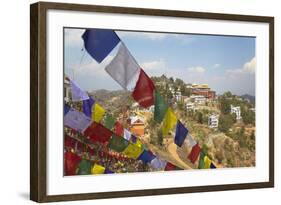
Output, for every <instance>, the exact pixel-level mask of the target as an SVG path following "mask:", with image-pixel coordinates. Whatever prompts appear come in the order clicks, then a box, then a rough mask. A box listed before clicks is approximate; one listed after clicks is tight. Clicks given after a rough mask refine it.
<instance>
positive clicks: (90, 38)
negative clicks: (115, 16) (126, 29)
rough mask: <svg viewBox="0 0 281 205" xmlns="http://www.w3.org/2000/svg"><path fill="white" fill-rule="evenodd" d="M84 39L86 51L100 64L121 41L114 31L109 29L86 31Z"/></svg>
mask: <svg viewBox="0 0 281 205" xmlns="http://www.w3.org/2000/svg"><path fill="white" fill-rule="evenodd" d="M82 39H83V40H84V46H85V49H86V51H87V52H88V53H89V54H90V55H91V56H92V57H93V58H94V59H95V60H96V61H97V62H99V63H100V62H102V61H103V59H105V58H106V56H108V54H109V53H110V52H111V51H112V50H113V48H115V46H116V45H117V44H118V43H119V41H120V39H119V37H118V36H117V35H116V33H115V32H114V31H113V30H107V29H86V31H85V32H84V33H83V35H82Z"/></svg>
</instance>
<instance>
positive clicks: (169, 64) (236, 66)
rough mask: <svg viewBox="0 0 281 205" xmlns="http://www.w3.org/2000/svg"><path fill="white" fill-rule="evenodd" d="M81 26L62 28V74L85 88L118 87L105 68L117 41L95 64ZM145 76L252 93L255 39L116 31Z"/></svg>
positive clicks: (113, 54)
mask: <svg viewBox="0 0 281 205" xmlns="http://www.w3.org/2000/svg"><path fill="white" fill-rule="evenodd" d="M84 31H85V30H84V29H75V28H74V29H72V28H71V29H70V28H66V29H65V30H64V42H65V43H64V65H65V68H64V69H65V73H66V74H67V75H68V76H69V77H70V78H71V79H73V80H75V81H76V82H77V84H79V85H80V87H81V88H82V89H84V90H87V91H92V90H97V89H107V90H121V89H122V87H121V86H120V85H119V84H117V83H116V82H115V81H114V80H113V79H112V78H111V77H110V76H109V75H108V74H107V72H106V71H105V69H104V68H105V66H106V65H107V64H109V63H110V61H111V60H112V59H113V58H114V56H115V54H116V52H117V50H118V45H117V46H116V47H115V48H114V49H113V51H112V52H111V53H110V54H109V55H108V56H107V57H106V58H105V59H104V60H103V61H102V63H100V64H99V63H97V62H96V61H95V60H94V59H93V58H92V57H91V56H90V55H89V54H88V53H87V52H86V51H85V49H83V48H84V45H83V40H82V38H81V35H82V34H83V33H84ZM116 33H117V35H118V36H119V37H120V39H121V40H122V41H123V42H124V44H125V45H126V47H127V48H128V49H129V51H130V53H131V54H132V56H133V57H134V58H135V59H136V61H137V62H138V64H139V65H140V67H141V68H142V69H143V70H144V71H145V72H146V73H147V74H148V75H149V76H161V75H162V74H165V75H166V76H167V77H173V78H174V79H175V78H180V79H182V80H184V81H185V82H186V83H197V84H200V83H204V84H208V85H209V87H210V88H211V89H212V90H215V91H216V92H217V93H218V94H222V93H224V92H226V91H231V92H232V93H234V94H237V95H243V94H250V95H255V68H256V57H255V38H254V37H244V36H243V37H238V36H218V35H200V34H171V33H151V32H129V31H116Z"/></svg>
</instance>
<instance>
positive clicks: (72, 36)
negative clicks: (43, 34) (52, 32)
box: [64, 28, 85, 47]
mask: <svg viewBox="0 0 281 205" xmlns="http://www.w3.org/2000/svg"><path fill="white" fill-rule="evenodd" d="M84 32H85V29H68V28H66V29H65V30H64V42H65V45H66V46H71V47H73V46H81V47H82V46H83V40H82V38H81V36H82V34H83V33H84Z"/></svg>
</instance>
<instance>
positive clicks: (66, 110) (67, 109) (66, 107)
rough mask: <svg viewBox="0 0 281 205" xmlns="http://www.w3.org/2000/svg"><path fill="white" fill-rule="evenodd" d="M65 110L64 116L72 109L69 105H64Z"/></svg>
mask: <svg viewBox="0 0 281 205" xmlns="http://www.w3.org/2000/svg"><path fill="white" fill-rule="evenodd" d="M63 109H64V110H63V111H64V112H63V115H66V113H68V111H69V110H70V109H71V108H70V106H69V105H67V104H64V106H63Z"/></svg>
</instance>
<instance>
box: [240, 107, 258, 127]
mask: <svg viewBox="0 0 281 205" xmlns="http://www.w3.org/2000/svg"><path fill="white" fill-rule="evenodd" d="M241 116H242V118H243V122H244V123H245V124H246V125H248V124H252V125H254V124H255V113H254V112H253V111H251V110H246V109H244V110H242V112H241Z"/></svg>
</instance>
